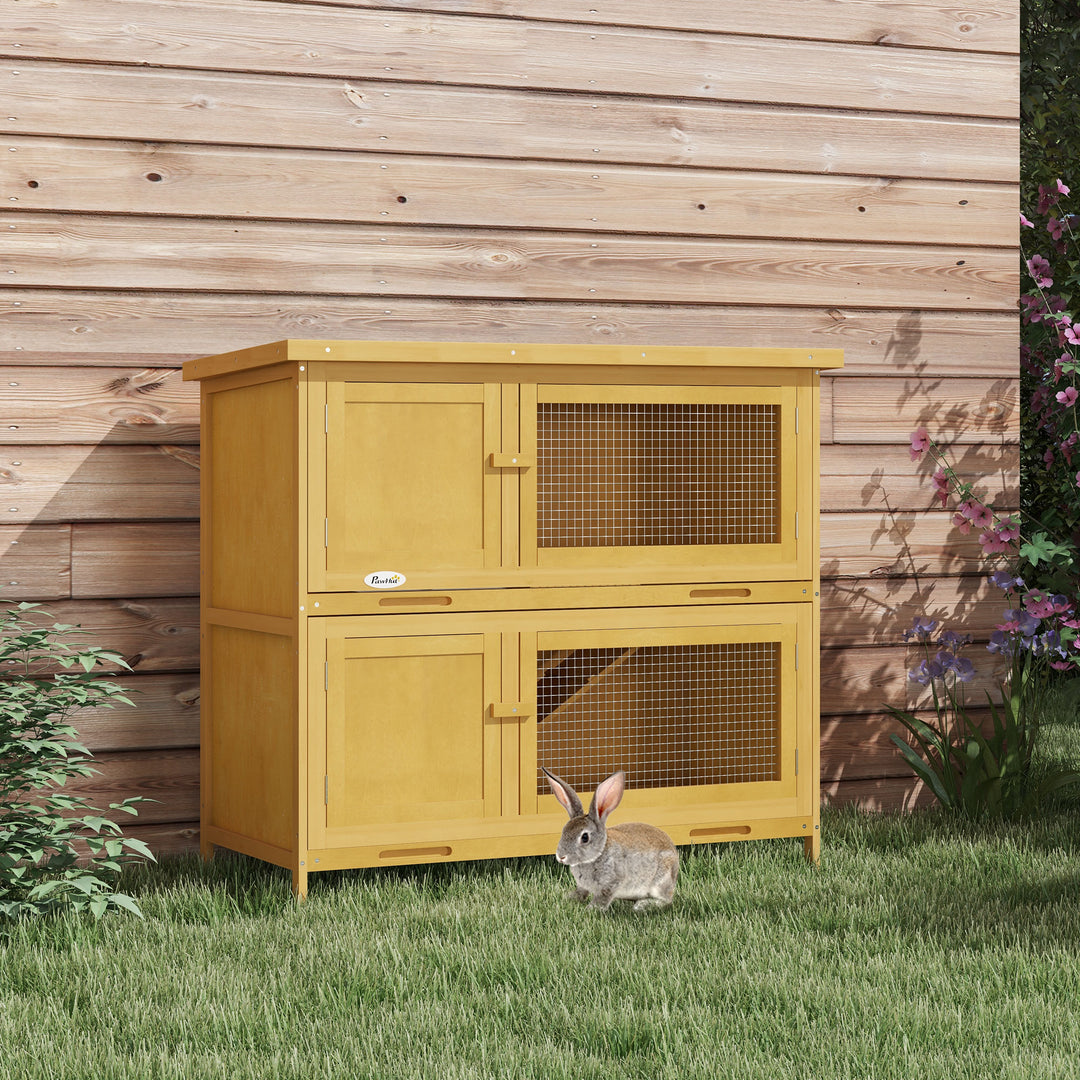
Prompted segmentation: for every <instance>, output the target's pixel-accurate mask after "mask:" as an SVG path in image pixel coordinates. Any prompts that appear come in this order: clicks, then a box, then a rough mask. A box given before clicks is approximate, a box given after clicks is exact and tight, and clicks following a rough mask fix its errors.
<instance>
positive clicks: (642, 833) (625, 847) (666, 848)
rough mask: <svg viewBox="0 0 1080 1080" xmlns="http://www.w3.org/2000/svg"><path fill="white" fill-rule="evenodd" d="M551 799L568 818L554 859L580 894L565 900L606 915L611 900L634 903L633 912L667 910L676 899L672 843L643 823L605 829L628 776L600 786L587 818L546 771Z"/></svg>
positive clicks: (577, 802) (563, 784) (568, 790)
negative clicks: (587, 904) (567, 870)
mask: <svg viewBox="0 0 1080 1080" xmlns="http://www.w3.org/2000/svg"><path fill="white" fill-rule="evenodd" d="M543 773H544V775H545V776H546V777H547V781H548V783H549V784H550V785H551V790H552V793H553V794H554V796H555V798H556V799H558V800H559V802H560V803H561V804H562V807H563V809H564V810H566V812H567V813H568V814H569V815H570V820H569V821H568V822H567V823H566V825H564V826H563V831H562V836H561V837H560V838H559V847H558V851H557V852H556V854H555V858H556V859H557V860H558V861H559V862H560V863H563V864H564V865H565V866H569V867H570V872H571V873H572V874H573V875H574V880H575V881H576V882H577V888H576V889H574V890H573V891H572V892H570V893H568V894H567V898H568V899H571V900H578V901H580V902H581V903H585V902H586V901H587V900H589V898H590V897H591V898H592V900H591V903H592V906H593V907H594V908H596V909H597V910H599V911H607V909H608V908H609V907H611V903H612V901H613V900H633V901H635V903H634V911H637V912H642V911H647V910H648V909H649V908H662V907H667V906H668V905H669V904H670V903H671V900H672V897H673V896H674V895H675V879H676V877H678V874H679V853H678V851H677V850H676V849H675V845H674V844H673V843H672V842H671V837H670V836H668V834H667V833H666V832H663V831H662V830H661V829H657V828H655V827H654V826H652V825H645V824H643V823H642V822H640V821H635V822H630V823H628V824H626V825H612V826H611V828H610V829H609V828H607V826H606V825H605V822H606V821H607V817H608V815H609V814H610V813H611V811H612V810H614V809H615V807H616V806H618V805H619V801H620V800H621V799H622V796H623V789H624V787H625V786H626V773H624V772H622V771H619V772H616V773H613V774H612V775H611V776H609V777H608V778H607V779H606V780H605V781H604V782H603V783H602V784H600V785H599V786H598V787H597V789H596V793H595V794H594V795H593V800H592V805H591V806H590V807H589V812H588V814H586V813H585V812H584V810H583V809H582V806H581V799H579V798H578V794H577V792H576V791H574V789H573V788H572V787H571V786H570V785H569V784H567V783H566V782H565V781H564V780H560V779H559V778H558V777H557V776H555V775H554V774H553V773H550V772H548V770H547V769H543Z"/></svg>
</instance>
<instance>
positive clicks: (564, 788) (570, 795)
mask: <svg viewBox="0 0 1080 1080" xmlns="http://www.w3.org/2000/svg"><path fill="white" fill-rule="evenodd" d="M540 769H541V771H542V772H543V774H544V775H545V776H546V777H547V782H548V784H549V785H550V786H551V793H552V795H554V796H555V798H556V799H558V800H559V802H560V803H561V804H562V808H563V809H564V810H565V811H566V812H567V813H568V814H569V815H570V816H571V817H580V816H581V815H582V813H583V812H584V811H583V809H582V806H581V800H580V799H579V798H578V794H577V792H576V791H575V790H574V789H573V788H572V787H571V786H570V785H569V784H568V783H566V781H565V780H560V779H559V778H558V777H557V776H556V775H555V774H554V773H549V772H548V771H547V769H545V768H544V767H543V765H541V766H540Z"/></svg>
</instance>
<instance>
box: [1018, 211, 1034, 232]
mask: <svg viewBox="0 0 1080 1080" xmlns="http://www.w3.org/2000/svg"><path fill="white" fill-rule="evenodd" d="M1020 224H1021V225H1023V226H1024V227H1025V228H1027V229H1034V228H1035V224H1034V222H1031V221H1028V219H1027V218H1026V217H1024V211H1023V210H1021V211H1020Z"/></svg>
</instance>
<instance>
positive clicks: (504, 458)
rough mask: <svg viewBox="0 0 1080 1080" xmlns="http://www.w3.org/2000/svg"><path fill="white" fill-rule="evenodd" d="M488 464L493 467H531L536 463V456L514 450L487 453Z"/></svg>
mask: <svg viewBox="0 0 1080 1080" xmlns="http://www.w3.org/2000/svg"><path fill="white" fill-rule="evenodd" d="M488 464H489V465H490V466H491V467H492V468H493V469H531V468H532V467H533V466H534V465H535V464H536V456H535V455H534V454H521V453H518V452H516V451H511V452H510V453H509V454H489V455H488Z"/></svg>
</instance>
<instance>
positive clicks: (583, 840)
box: [578, 832, 589, 844]
mask: <svg viewBox="0 0 1080 1080" xmlns="http://www.w3.org/2000/svg"><path fill="white" fill-rule="evenodd" d="M578 842H579V843H582V844H587V843H588V842H589V834H588V833H587V832H583V833H582V834H581V835H580V836H579V837H578Z"/></svg>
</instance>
